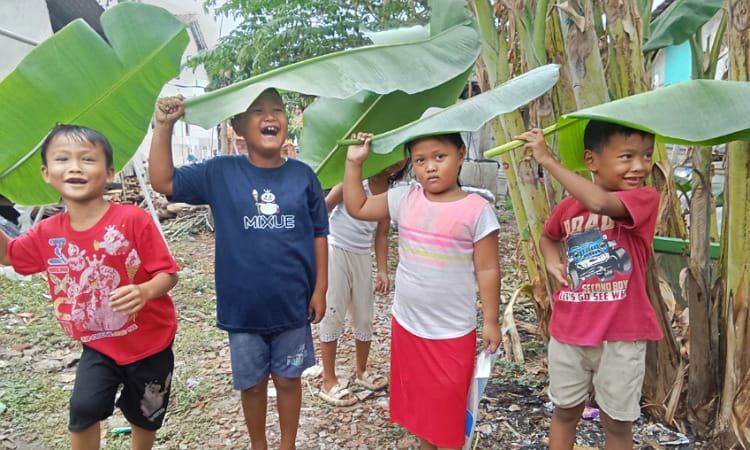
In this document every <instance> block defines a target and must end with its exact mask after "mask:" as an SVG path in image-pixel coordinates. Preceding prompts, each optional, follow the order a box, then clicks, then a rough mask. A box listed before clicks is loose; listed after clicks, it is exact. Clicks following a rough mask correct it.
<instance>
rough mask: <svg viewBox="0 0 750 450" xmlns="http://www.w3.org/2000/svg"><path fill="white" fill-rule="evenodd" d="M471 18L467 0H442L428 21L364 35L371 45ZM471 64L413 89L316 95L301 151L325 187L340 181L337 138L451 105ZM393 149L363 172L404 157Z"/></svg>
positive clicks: (342, 151)
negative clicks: (432, 83) (440, 80)
mask: <svg viewBox="0 0 750 450" xmlns="http://www.w3.org/2000/svg"><path fill="white" fill-rule="evenodd" d="M473 22H474V20H473V18H472V16H471V14H470V12H469V11H468V10H467V8H466V4H465V2H463V1H460V0H459V1H441V2H434V3H433V4H432V9H431V14H430V23H429V25H427V26H423V27H409V28H401V29H396V30H388V31H381V32H376V33H368V34H367V36H368V37H369V38H370V40H372V41H373V43H374V44H375V45H391V44H399V43H408V42H419V41H424V40H426V39H429V38H430V37H434V36H438V35H440V34H441V33H443V32H444V31H446V30H449V29H451V28H453V27H456V26H459V25H461V24H465V23H472V24H473ZM475 45H476V48H475V49H474V51H478V50H479V40H478V39H477V41H476V42H475ZM412 64H413V63H412ZM472 70H473V69H472V68H469V69H468V70H466V71H464V72H462V73H460V74H459V75H458V76H456V77H454V78H452V79H450V80H447V81H446V82H444V83H442V84H440V85H438V86H436V87H433V88H430V89H427V90H423V91H420V92H415V93H407V92H403V91H401V90H399V91H394V92H389V93H377V92H370V91H365V92H360V93H358V94H356V95H354V96H353V97H350V98H346V99H340V98H327V97H322V98H319V99H318V100H316V101H315V102H313V104H312V105H310V107H308V108H307V109H306V110H305V113H304V119H303V121H304V124H305V126H304V129H303V132H302V137H301V139H300V157H301V158H302V159H303V160H304V161H305V162H307V163H308V164H310V166H312V167H313V168H314V169H315V172H316V174H317V176H318V179H319V180H320V182H321V184H322V185H323V187H325V188H327V187H331V186H333V185H335V184H336V183H339V182H340V181H341V179H342V175H343V173H342V168H343V167H344V159H345V158H346V146H345V145H341V144H340V143H338V142H339V141H341V140H342V139H346V138H347V137H348V136H350V135H351V134H352V133H355V132H358V131H367V132H371V133H376V134H377V133H382V132H385V131H388V130H391V129H394V128H397V127H399V126H401V125H403V124H405V123H409V122H411V121H413V120H415V119H417V118H419V116H420V115H421V114H422V112H423V111H424V110H425V109H427V108H428V107H430V106H438V107H445V106H450V105H452V104H453V103H455V102H456V99H457V98H458V96H459V94H460V93H461V91H462V90H463V89H464V87H465V86H466V83H467V81H468V78H469V74H470V73H471V71H472ZM391 150H395V151H392V152H388V153H382V154H375V155H372V156H371V157H370V158H368V159H367V161H365V164H364V167H363V174H364V176H366V177H367V176H371V175H374V174H375V173H378V172H380V171H381V170H383V169H384V168H386V167H388V166H389V165H391V164H393V163H395V162H397V161H399V160H400V159H403V157H404V156H403V149H402V148H398V149H391Z"/></svg>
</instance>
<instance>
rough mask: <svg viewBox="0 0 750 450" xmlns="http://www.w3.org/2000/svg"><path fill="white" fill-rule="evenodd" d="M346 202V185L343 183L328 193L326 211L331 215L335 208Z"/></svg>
mask: <svg viewBox="0 0 750 450" xmlns="http://www.w3.org/2000/svg"><path fill="white" fill-rule="evenodd" d="M343 200H344V185H343V184H342V183H339V184H337V185H336V186H334V187H332V188H331V190H330V191H328V195H326V209H328V212H329V213H330V212H331V211H333V208H335V207H336V205H338V204H339V203H341V202H342V201H343Z"/></svg>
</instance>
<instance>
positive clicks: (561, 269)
mask: <svg viewBox="0 0 750 450" xmlns="http://www.w3.org/2000/svg"><path fill="white" fill-rule="evenodd" d="M547 273H549V274H550V275H551V276H552V278H554V279H555V280H557V281H558V282H559V283H560V284H561V285H563V286H565V287H568V279H567V278H566V277H565V266H563V263H562V262H560V261H554V262H550V263H547Z"/></svg>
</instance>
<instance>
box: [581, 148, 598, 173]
mask: <svg viewBox="0 0 750 450" xmlns="http://www.w3.org/2000/svg"><path fill="white" fill-rule="evenodd" d="M583 162H584V163H586V167H587V168H588V169H589V171H590V172H592V173H596V172H597V170H599V168H598V164H597V163H598V162H599V161H598V158H597V154H596V152H594V151H593V150H589V149H586V150H584V151H583Z"/></svg>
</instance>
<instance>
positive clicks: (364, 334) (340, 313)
mask: <svg viewBox="0 0 750 450" xmlns="http://www.w3.org/2000/svg"><path fill="white" fill-rule="evenodd" d="M374 301H375V295H374V294H373V284H372V260H371V258H370V255H369V254H361V253H354V252H350V251H348V250H344V249H342V248H339V247H335V246H333V245H329V246H328V293H327V294H326V314H325V316H323V320H322V321H321V322H320V329H319V335H320V340H321V342H333V341H336V340H338V338H340V337H341V335H342V334H343V332H344V323H345V321H346V315H347V312H348V313H349V314H350V315H351V321H352V328H353V329H354V338H355V339H356V340H358V341H371V340H372V319H373V304H374Z"/></svg>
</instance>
